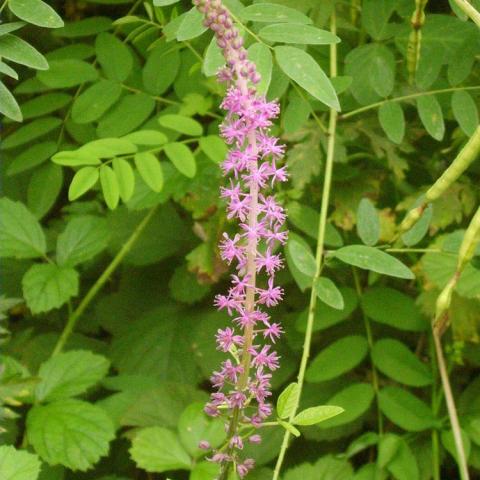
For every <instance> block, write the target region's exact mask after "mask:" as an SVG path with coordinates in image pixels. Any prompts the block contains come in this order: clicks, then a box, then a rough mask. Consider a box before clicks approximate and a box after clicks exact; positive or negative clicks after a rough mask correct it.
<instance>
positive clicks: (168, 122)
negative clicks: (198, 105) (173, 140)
mask: <svg viewBox="0 0 480 480" xmlns="http://www.w3.org/2000/svg"><path fill="white" fill-rule="evenodd" d="M158 123H159V124H160V125H161V126H162V127H165V128H168V129H170V130H174V131H175V132H179V133H183V134H184V135H191V136H192V137H198V136H200V135H202V133H203V128H202V126H201V125H200V124H199V123H198V122H197V121H196V120H194V119H193V118H190V117H186V116H184V115H176V114H167V115H162V116H160V117H158Z"/></svg>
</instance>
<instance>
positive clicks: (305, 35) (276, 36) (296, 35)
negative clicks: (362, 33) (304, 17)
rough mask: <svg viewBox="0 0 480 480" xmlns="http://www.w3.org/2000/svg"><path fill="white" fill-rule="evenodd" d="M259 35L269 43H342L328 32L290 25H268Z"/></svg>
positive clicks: (308, 26)
mask: <svg viewBox="0 0 480 480" xmlns="http://www.w3.org/2000/svg"><path fill="white" fill-rule="evenodd" d="M258 35H259V36H260V37H261V38H263V39H264V40H266V41H267V42H278V43H295V44H310V45H330V44H332V43H338V42H339V41H340V39H339V38H338V37H337V36H336V35H334V34H333V33H331V32H329V31H327V30H320V29H319V28H316V27H312V26H311V25H299V24H290V23H278V24H273V25H267V26H266V27H263V28H262V29H261V30H260V31H259V32H258Z"/></svg>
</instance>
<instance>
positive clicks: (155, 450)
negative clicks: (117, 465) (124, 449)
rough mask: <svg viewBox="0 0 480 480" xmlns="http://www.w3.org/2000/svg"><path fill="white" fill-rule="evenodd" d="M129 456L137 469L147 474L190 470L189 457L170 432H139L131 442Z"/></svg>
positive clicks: (159, 428) (153, 430)
mask: <svg viewBox="0 0 480 480" xmlns="http://www.w3.org/2000/svg"><path fill="white" fill-rule="evenodd" d="M130 455H131V456H132V459H133V461H134V462H135V463H136V464H137V466H138V467H140V468H142V469H143V470H146V471H147V472H154V473H157V472H158V473H161V472H165V471H167V470H179V469H183V470H190V469H191V468H192V464H191V460H190V457H189V456H188V454H187V452H186V451H185V450H184V448H183V447H182V445H181V444H180V442H179V439H178V437H177V436H176V435H175V434H174V433H172V432H171V431H170V430H167V429H166V428H161V427H149V428H144V429H142V430H140V431H139V432H138V433H137V434H136V435H135V437H134V438H133V441H132V448H131V449H130Z"/></svg>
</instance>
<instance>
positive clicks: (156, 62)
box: [142, 45, 180, 95]
mask: <svg viewBox="0 0 480 480" xmlns="http://www.w3.org/2000/svg"><path fill="white" fill-rule="evenodd" d="M179 68H180V55H179V53H178V50H177V49H175V50H172V49H170V48H168V47H165V45H159V46H158V47H155V48H154V49H153V50H152V52H151V53H150V56H149V57H148V58H147V62H146V63H145V66H144V67H143V70H142V77H143V85H144V86H145V89H146V91H147V92H149V93H151V94H153V95H161V94H162V93H164V92H165V91H166V90H167V89H168V87H169V86H170V85H171V84H172V83H173V81H174V80H175V78H176V77H177V74H178V70H179Z"/></svg>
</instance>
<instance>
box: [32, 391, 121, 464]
mask: <svg viewBox="0 0 480 480" xmlns="http://www.w3.org/2000/svg"><path fill="white" fill-rule="evenodd" d="M114 436H115V432H114V428H113V424H112V421H111V420H110V418H109V417H108V416H107V414H106V413H105V412H104V411H103V410H102V409H101V408H100V407H97V406H95V405H92V404H90V403H87V402H83V401H80V400H74V399H63V400H59V401H56V402H53V403H49V404H48V405H35V406H34V407H33V408H32V409H31V410H30V411H29V412H28V415H27V438H28V441H29V443H30V444H31V445H32V446H33V448H34V449H35V451H36V452H37V453H38V454H39V455H40V457H41V458H42V459H43V460H44V461H45V462H47V463H48V464H50V465H63V466H65V467H67V468H69V469H71V470H80V471H85V470H87V469H89V468H91V467H92V466H93V465H94V464H95V463H97V462H98V460H100V458H101V457H104V456H106V455H107V454H108V451H109V443H110V441H111V440H113V438H114Z"/></svg>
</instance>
